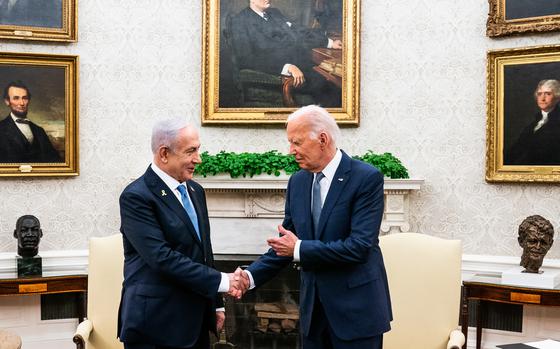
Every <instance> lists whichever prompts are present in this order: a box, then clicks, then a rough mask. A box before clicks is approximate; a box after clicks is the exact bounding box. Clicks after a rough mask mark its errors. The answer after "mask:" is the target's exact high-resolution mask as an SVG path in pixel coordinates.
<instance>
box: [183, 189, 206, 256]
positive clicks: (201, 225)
mask: <svg viewBox="0 0 560 349" xmlns="http://www.w3.org/2000/svg"><path fill="white" fill-rule="evenodd" d="M187 189H188V192H189V196H190V198H191V201H192V203H193V206H194V210H195V211H196V216H197V217H198V231H199V232H200V239H201V240H202V241H201V242H202V246H204V248H203V251H204V260H207V257H208V256H207V247H208V246H209V245H208V236H207V234H206V232H207V231H208V229H207V227H206V221H205V220H204V219H203V217H204V216H203V212H202V206H201V203H200V199H199V195H200V193H198V192H197V191H196V190H195V189H194V187H193V186H191V185H190V183H189V182H187ZM189 221H190V220H189ZM193 229H194V227H193ZM195 234H196V232H195Z"/></svg>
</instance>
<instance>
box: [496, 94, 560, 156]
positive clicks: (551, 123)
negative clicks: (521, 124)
mask: <svg viewBox="0 0 560 349" xmlns="http://www.w3.org/2000/svg"><path fill="white" fill-rule="evenodd" d="M541 119H542V113H541V112H540V111H539V112H538V113H536V114H535V120H534V121H533V122H531V123H530V124H529V125H527V126H526V127H525V128H524V129H523V131H522V132H521V134H520V136H519V138H518V139H517V141H516V142H515V143H514V144H513V146H512V147H511V148H510V149H509V150H508V151H507V152H506V153H505V156H504V165H556V166H558V165H560V107H559V106H558V105H557V106H556V107H555V108H554V109H553V110H552V111H550V113H548V121H547V122H546V123H545V124H544V125H543V126H541V128H539V129H538V130H537V131H533V130H534V129H535V126H536V125H537V123H538V122H539V120H541Z"/></svg>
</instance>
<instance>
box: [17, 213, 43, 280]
mask: <svg viewBox="0 0 560 349" xmlns="http://www.w3.org/2000/svg"><path fill="white" fill-rule="evenodd" d="M41 237H43V231H42V230H41V223H40V222H39V219H37V217H35V216H32V215H25V216H21V217H19V218H18V220H17V222H16V229H15V230H14V238H16V239H17V240H18V251H17V252H18V256H17V257H16V260H17V271H18V278H21V277H37V276H42V275H43V265H42V264H43V263H42V259H41V257H40V256H38V255H37V254H38V253H39V241H41Z"/></svg>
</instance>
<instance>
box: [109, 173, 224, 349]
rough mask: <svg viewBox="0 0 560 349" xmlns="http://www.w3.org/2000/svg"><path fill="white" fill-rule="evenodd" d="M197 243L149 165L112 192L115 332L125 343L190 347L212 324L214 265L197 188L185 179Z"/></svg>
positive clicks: (202, 201)
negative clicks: (116, 228) (119, 238)
mask: <svg viewBox="0 0 560 349" xmlns="http://www.w3.org/2000/svg"><path fill="white" fill-rule="evenodd" d="M187 186H188V192H189V195H190V197H191V200H192V202H193V205H194V207H195V210H196V213H197V215H198V220H199V230H200V234H201V237H202V241H200V240H199V239H198V237H197V236H196V231H195V230H194V227H193V225H192V223H191V221H190V219H189V217H188V215H187V213H186V212H185V210H184V208H183V206H182V205H181V203H180V202H179V201H178V200H177V198H176V197H175V196H174V195H173V192H172V189H170V188H168V187H167V186H166V184H165V183H164V182H163V181H162V180H161V179H160V178H159V177H158V175H157V174H156V173H155V172H154V171H153V170H152V169H151V167H150V168H148V170H147V171H146V173H145V174H144V175H143V176H142V177H140V178H138V179H137V180H135V181H134V182H132V183H131V184H130V185H129V186H127V187H126V189H125V190H124V191H123V193H122V194H121V197H120V201H119V202H120V211H121V233H122V234H123V243H124V257H125V259H124V283H123V290H122V298H121V304H120V308H119V325H118V336H119V338H120V339H121V341H123V342H126V343H148V344H154V345H158V346H165V347H190V346H192V345H194V343H195V342H196V340H197V338H198V336H199V334H200V333H201V329H202V328H203V327H202V326H205V327H206V328H207V329H208V330H213V331H214V332H215V329H216V313H215V311H216V308H217V307H221V306H223V303H222V302H221V298H220V297H218V295H217V290H218V286H219V284H220V281H221V274H220V272H219V271H217V270H215V269H213V268H212V266H213V264H214V260H213V256H212V246H211V243H210V224H209V221H208V211H207V208H206V196H205V194H204V189H203V188H202V187H201V186H200V185H199V184H197V183H195V182H194V181H189V182H187Z"/></svg>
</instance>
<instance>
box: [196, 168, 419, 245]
mask: <svg viewBox="0 0 560 349" xmlns="http://www.w3.org/2000/svg"><path fill="white" fill-rule="evenodd" d="M288 178H289V177H288V176H280V177H275V176H256V177H253V178H231V177H229V175H218V176H212V177H206V178H197V179H195V180H196V181H197V182H198V183H200V184H201V185H202V186H203V187H204V189H205V191H206V196H207V204H208V210H209V216H210V221H211V225H212V235H213V237H212V241H213V244H214V251H215V252H217V253H231V252H234V253H262V252H263V251H264V250H265V249H266V241H265V240H266V237H268V236H270V235H272V234H274V233H275V232H276V226H277V225H278V224H280V223H281V220H282V218H283V215H284V193H285V190H286V186H287V184H288ZM423 183H424V180H422V179H385V212H384V214H383V221H382V223H381V232H382V233H383V234H390V233H398V232H408V231H410V229H411V225H410V204H409V201H410V194H411V193H412V191H414V190H419V189H420V187H421V185H422V184H423ZM240 232H241V233H242V234H239V233H240ZM255 234H256V236H255ZM233 235H235V238H234V239H232V238H231V237H232V236H233ZM227 237H229V239H228V238H227ZM251 237H253V238H255V237H257V242H258V243H257V246H258V247H257V246H250V245H251V242H250V240H251ZM224 239H225V240H224ZM240 239H241V240H244V241H239V240H240ZM233 241H235V242H233ZM232 244H233V245H237V247H238V248H241V250H239V249H238V250H236V251H235V250H233V246H232ZM239 244H241V245H242V246H244V247H242V246H239ZM226 251H227V252H226Z"/></svg>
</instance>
